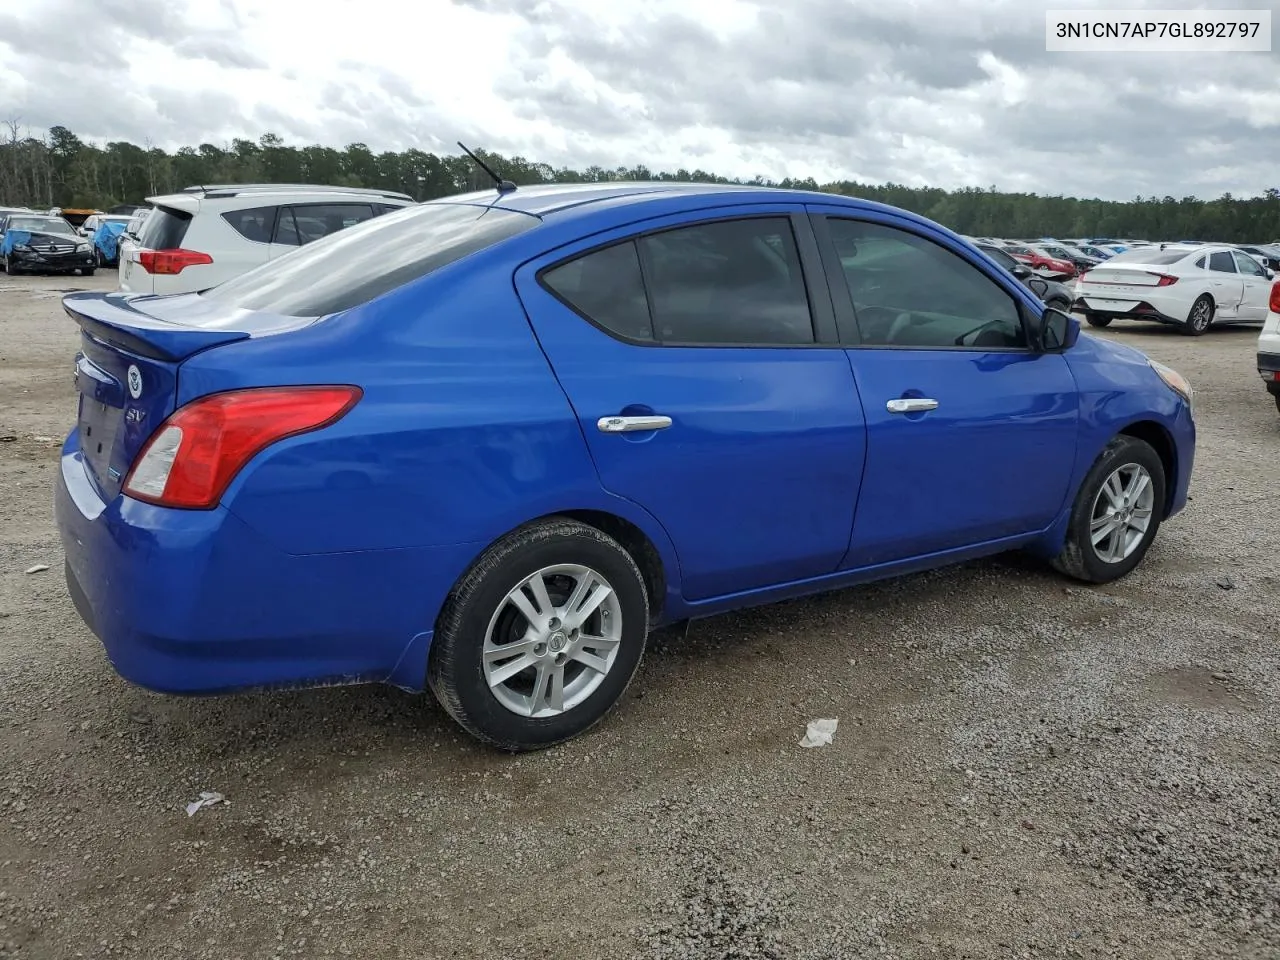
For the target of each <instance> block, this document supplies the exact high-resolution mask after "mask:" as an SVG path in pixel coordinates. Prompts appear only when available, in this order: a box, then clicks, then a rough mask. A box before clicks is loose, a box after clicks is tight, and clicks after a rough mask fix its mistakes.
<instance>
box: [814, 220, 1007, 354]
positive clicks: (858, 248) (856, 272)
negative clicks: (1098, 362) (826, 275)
mask: <svg viewBox="0 0 1280 960" xmlns="http://www.w3.org/2000/svg"><path fill="white" fill-rule="evenodd" d="M828 223H829V225H830V229H831V239H832V241H833V243H834V245H835V248H836V252H837V253H838V255H839V257H840V263H841V265H842V266H843V267H844V276H845V280H846V282H847V283H848V286H849V294H850V296H852V297H853V303H854V309H855V310H856V311H857V316H858V330H859V332H860V333H861V335H862V342H863V343H865V344H868V345H878V346H911V347H959V346H969V347H1023V346H1026V335H1025V333H1024V331H1023V328H1022V318H1021V316H1020V314H1019V312H1018V307H1017V304H1016V303H1015V301H1014V299H1013V298H1012V297H1011V296H1010V295H1009V294H1008V293H1006V292H1005V291H1004V289H1002V288H1001V287H1000V286H999V285H998V284H996V282H995V281H994V280H992V279H991V278H990V277H988V276H986V275H985V274H984V273H982V272H981V271H980V270H978V268H977V267H975V266H973V265H972V264H970V263H968V262H967V261H965V260H963V259H961V258H960V257H959V256H957V255H956V254H954V253H952V252H951V251H949V250H947V249H945V248H943V247H941V246H939V245H938V244H936V243H934V242H932V241H931V240H926V239H925V238H923V237H920V236H917V235H916V234H913V233H908V232H906V231H905V230H898V229H895V228H893V227H887V226H884V225H882V224H878V223H865V222H862V221H858V220H844V219H834V218H833V219H830V220H829V221H828Z"/></svg>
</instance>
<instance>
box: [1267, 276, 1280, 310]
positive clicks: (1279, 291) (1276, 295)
mask: <svg viewBox="0 0 1280 960" xmlns="http://www.w3.org/2000/svg"><path fill="white" fill-rule="evenodd" d="M1267 309H1268V310H1270V311H1271V312H1272V313H1280V280H1277V281H1276V282H1275V283H1273V284H1272V285H1271V302H1270V303H1268V304H1267Z"/></svg>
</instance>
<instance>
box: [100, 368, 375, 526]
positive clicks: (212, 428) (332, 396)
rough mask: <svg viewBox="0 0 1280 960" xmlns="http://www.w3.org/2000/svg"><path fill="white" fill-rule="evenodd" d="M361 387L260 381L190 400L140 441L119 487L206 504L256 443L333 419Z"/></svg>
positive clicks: (139, 495)
mask: <svg viewBox="0 0 1280 960" xmlns="http://www.w3.org/2000/svg"><path fill="white" fill-rule="evenodd" d="M361 395H362V392H361V390H360V388H359V387H350V386H322V387H311V386H306V387H262V388H255V389H251V390H232V391H228V392H226V393H215V394H211V395H210V396H207V397H201V398H200V399H199V400H193V401H192V402H191V403H188V404H187V405H186V406H184V407H182V408H181V409H179V410H177V411H175V412H174V413H173V414H172V415H171V416H170V417H169V418H168V419H167V420H165V422H164V423H162V424H161V425H160V428H159V429H158V430H157V431H156V432H155V434H153V435H152V437H151V439H150V440H148V441H147V444H146V446H144V447H143V448H142V451H141V452H140V453H139V454H138V458H137V459H136V460H135V461H134V464H133V467H132V468H131V469H130V470H129V476H128V477H126V478H125V482H124V492H125V493H126V494H128V495H129V496H131V497H133V498H135V499H137V500H145V501H146V502H147V503H154V504H157V505H159V506H162V507H183V508H187V509H192V510H208V509H209V508H211V507H214V506H216V505H217V503H218V501H219V500H220V499H221V498H222V494H223V492H224V491H225V490H226V489H227V486H228V485H229V484H230V483H231V481H232V480H233V479H234V478H235V475H236V474H237V473H239V472H240V469H241V468H242V467H243V466H244V465H245V464H246V463H248V462H249V461H250V460H251V459H253V457H254V456H256V455H257V454H258V453H259V452H261V451H262V450H263V449H264V448H266V447H268V446H270V445H271V444H273V443H277V442H279V441H280V440H283V439H285V438H286V437H292V436H297V435H298V434H300V433H308V432H310V431H312V430H319V429H320V428H321V427H327V426H329V425H330V424H332V423H335V422H336V421H337V420H339V419H341V418H342V417H343V416H344V415H345V414H346V413H347V411H348V410H350V409H351V408H352V407H353V406H355V404H356V402H357V401H358V400H359V399H360V397H361Z"/></svg>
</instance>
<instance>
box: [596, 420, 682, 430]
mask: <svg viewBox="0 0 1280 960" xmlns="http://www.w3.org/2000/svg"><path fill="white" fill-rule="evenodd" d="M669 426H671V418H670V417H658V416H654V417H601V418H600V419H599V420H597V421H596V429H598V430H599V431H600V432H601V433H634V432H635V431H637V430H665V429H667V427H669Z"/></svg>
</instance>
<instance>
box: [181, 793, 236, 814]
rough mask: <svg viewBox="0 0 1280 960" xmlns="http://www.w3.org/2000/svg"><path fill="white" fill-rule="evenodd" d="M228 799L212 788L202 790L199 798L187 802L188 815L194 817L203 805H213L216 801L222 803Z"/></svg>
mask: <svg viewBox="0 0 1280 960" xmlns="http://www.w3.org/2000/svg"><path fill="white" fill-rule="evenodd" d="M226 799H227V798H226V797H224V796H223V795H222V794H220V793H214V792H213V791H212V790H202V791H201V792H200V799H199V800H193V801H192V802H191V803H188V804H187V816H188V817H193V816H195V814H196V811H197V810H199V809H200V808H201V807H212V806H213V805H214V804H215V803H222V801H224V800H226Z"/></svg>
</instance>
